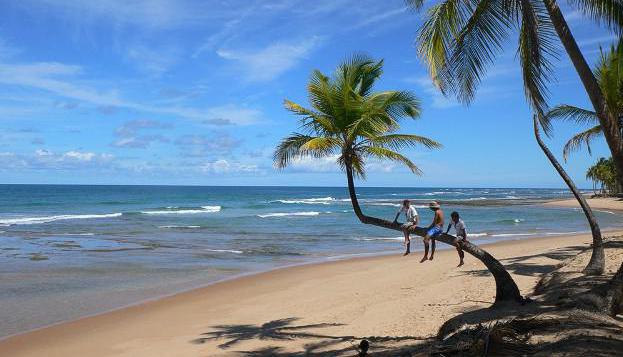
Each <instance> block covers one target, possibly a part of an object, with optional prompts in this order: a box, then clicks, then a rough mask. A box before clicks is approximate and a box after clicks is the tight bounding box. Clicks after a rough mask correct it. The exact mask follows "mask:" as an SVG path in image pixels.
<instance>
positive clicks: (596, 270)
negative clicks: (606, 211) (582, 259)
mask: <svg viewBox="0 0 623 357" xmlns="http://www.w3.org/2000/svg"><path fill="white" fill-rule="evenodd" d="M533 120H534V136H535V138H536V141H537V143H538V144H539V147H540V148H541V150H543V153H544V154H545V156H546V157H547V159H548V160H549V162H550V163H551V164H552V166H554V168H555V169H556V171H557V172H558V174H559V175H560V177H562V179H563V181H564V182H565V184H566V185H567V187H569V190H571V192H572V193H573V196H574V197H575V199H576V200H577V201H578V203H579V204H580V207H581V208H582V211H584V215H585V216H586V220H587V221H588V225H589V227H590V228H591V234H592V236H593V252H592V254H591V259H590V261H589V262H588V264H587V265H586V267H585V268H584V273H585V274H587V275H601V274H603V272H604V269H605V268H606V256H605V253H604V246H603V238H602V236H601V229H600V228H599V223H598V222H597V217H595V214H594V213H593V210H592V209H591V206H589V205H588V202H586V198H584V195H582V193H581V192H580V190H578V187H577V186H576V185H575V183H574V182H573V180H572V179H571V177H570V176H569V175H568V174H567V172H566V171H565V169H563V167H562V165H561V164H560V163H559V162H558V160H557V159H556V157H555V156H554V154H553V153H552V152H551V151H550V150H549V148H548V147H547V146H546V145H545V143H544V142H543V139H541V134H540V131H539V127H540V122H543V120H539V119H538V116H537V115H535V116H534V118H533Z"/></svg>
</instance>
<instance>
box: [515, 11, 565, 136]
mask: <svg viewBox="0 0 623 357" xmlns="http://www.w3.org/2000/svg"><path fill="white" fill-rule="evenodd" d="M520 4H521V9H520V11H521V19H522V20H521V29H520V31H519V50H518V51H519V58H520V61H521V67H522V75H523V83H524V90H525V93H526V97H527V98H528V99H529V101H530V104H531V106H532V108H533V109H534V110H535V111H537V112H538V113H543V112H544V111H545V109H546V107H547V101H546V99H547V94H548V91H547V83H548V82H549V81H550V80H551V74H552V64H551V62H550V58H555V57H556V55H555V53H556V45H555V44H556V42H555V40H556V33H555V31H554V29H553V27H552V24H551V22H550V21H549V17H548V14H547V10H546V9H545V6H544V5H543V3H542V2H532V1H530V0H520ZM541 126H542V127H543V131H544V132H545V134H546V135H548V136H550V134H551V127H550V125H549V122H548V121H542V122H541Z"/></svg>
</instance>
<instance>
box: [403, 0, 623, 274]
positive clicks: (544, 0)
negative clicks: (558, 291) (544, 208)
mask: <svg viewBox="0 0 623 357" xmlns="http://www.w3.org/2000/svg"><path fill="white" fill-rule="evenodd" d="M405 2H406V3H407V4H408V5H410V6H412V7H413V8H415V9H420V8H421V7H422V6H423V3H424V1H423V0H405ZM570 2H571V3H572V5H574V6H577V7H578V8H579V9H580V10H581V11H584V12H585V13H587V14H588V15H590V16H591V17H592V18H594V19H595V20H597V21H599V22H602V23H604V24H606V25H607V26H608V27H610V28H611V29H613V30H615V31H621V29H623V4H621V3H620V1H618V0H591V1H587V0H570ZM515 28H517V29H518V37H519V41H518V43H519V47H518V50H517V51H518V54H519V59H520V63H521V69H522V76H523V83H524V91H525V94H526V97H527V99H528V102H529V104H530V105H531V107H532V109H533V110H534V112H535V113H536V118H537V119H538V120H540V121H541V122H540V123H539V125H540V127H542V128H543V131H544V132H545V133H546V134H547V135H549V133H550V131H551V127H550V123H549V122H548V121H547V120H545V119H544V118H545V115H544V113H545V112H546V111H547V96H548V92H547V84H548V83H549V81H550V79H551V77H552V73H553V68H552V63H551V59H552V58H555V57H556V56H557V41H556V40H557V39H558V40H560V42H561V43H562V44H563V46H564V48H565V50H566V52H567V54H568V56H569V58H570V59H571V62H572V63H573V65H574V67H575V69H576V72H577V73H578V75H579V76H580V79H581V80H582V83H583V85H584V88H585V90H586V92H587V94H588V96H589V98H590V99H591V102H592V104H593V107H594V110H595V113H596V114H597V119H598V121H599V124H600V125H601V127H602V128H604V130H603V132H604V136H605V137H606V142H607V143H608V146H609V148H610V151H611V153H612V157H613V159H614V162H615V164H616V165H617V168H619V169H620V170H619V175H622V174H623V136H622V135H623V133H621V126H620V125H619V118H618V117H616V118H614V117H612V116H610V115H609V113H608V110H607V106H606V100H605V98H604V95H603V94H602V92H601V90H600V88H599V85H598V83H597V79H596V77H595V75H594V74H593V73H592V71H591V70H590V67H588V64H587V62H586V60H585V58H584V57H583V55H582V53H581V51H580V49H579V47H578V45H577V43H576V41H575V38H574V37H573V35H572V34H571V31H570V29H569V27H568V25H567V23H566V21H565V18H564V16H563V14H562V12H561V11H560V8H559V7H558V4H557V2H556V0H468V1H464V0H443V1H442V2H441V3H438V4H436V5H433V6H432V7H431V8H430V9H429V10H428V16H427V18H426V20H425V22H424V24H423V25H422V27H421V29H420V32H419V34H418V38H417V42H418V52H419V55H420V57H422V58H423V59H424V61H425V62H426V63H427V64H428V67H429V71H430V73H431V76H432V77H433V80H434V81H435V83H436V84H437V86H438V87H439V88H440V90H441V91H442V92H443V93H444V94H454V95H456V96H457V97H458V98H459V100H461V101H463V102H464V103H469V102H470V101H471V100H472V99H473V98H474V96H475V93H476V90H477V87H478V85H479V83H480V81H481V78H482V77H483V76H484V75H485V73H486V70H487V69H488V67H489V66H491V65H492V64H493V62H494V60H495V58H496V56H497V55H498V54H499V53H500V52H501V51H502V49H503V46H504V40H505V39H506V38H507V37H508V36H509V34H510V32H511V31H513V30H514V29H515ZM535 129H536V130H538V128H535ZM535 134H538V132H536V131H535ZM538 139H540V138H538ZM543 147H544V146H541V148H543ZM543 151H544V152H545V153H546V155H547V151H546V150H543ZM548 158H549V159H550V161H552V158H553V156H551V157H550V156H549V155H548ZM552 163H553V161H552ZM554 166H555V168H556V169H557V170H558V169H559V168H562V167H556V165H554ZM558 172H559V173H561V171H560V170H558ZM561 176H562V177H563V179H564V180H565V182H566V183H567V184H569V181H568V176H567V175H566V174H564V175H563V174H562V173H561ZM620 177H621V178H623V176H620ZM621 182H623V181H621ZM570 187H571V186H570ZM581 204H582V203H581ZM587 216H588V215H587ZM589 221H590V219H589ZM594 232H595V231H594ZM593 245H594V246H596V247H598V249H599V247H601V235H600V234H593ZM602 253H603V252H602ZM601 255H603V254H601ZM599 256H600V255H598V256H596V258H599ZM602 265H603V264H600V263H599V259H598V260H597V265H590V266H589V267H587V269H586V270H585V272H586V273H592V274H601V273H602V272H603V269H600V267H601V266H602Z"/></svg>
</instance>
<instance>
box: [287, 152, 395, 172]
mask: <svg viewBox="0 0 623 357" xmlns="http://www.w3.org/2000/svg"><path fill="white" fill-rule="evenodd" d="M338 157H339V155H330V156H326V157H322V158H313V157H301V158H296V159H294V160H292V162H291V164H290V166H289V167H290V169H291V170H293V171H295V172H316V173H323V172H340V166H339V165H338V163H337V159H338ZM365 169H366V172H383V173H387V172H392V171H394V169H396V164H395V163H393V162H391V161H380V160H376V159H368V160H366V164H365Z"/></svg>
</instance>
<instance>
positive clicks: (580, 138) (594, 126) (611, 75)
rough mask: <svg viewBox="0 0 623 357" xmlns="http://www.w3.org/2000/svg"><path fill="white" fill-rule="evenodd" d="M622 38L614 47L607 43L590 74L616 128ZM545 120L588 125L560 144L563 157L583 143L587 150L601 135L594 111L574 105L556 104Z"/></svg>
mask: <svg viewBox="0 0 623 357" xmlns="http://www.w3.org/2000/svg"><path fill="white" fill-rule="evenodd" d="M622 57H623V38H622V39H621V40H620V41H619V43H618V44H617V45H616V46H611V47H610V50H609V51H608V52H604V51H602V52H601V56H600V59H599V62H598V64H597V66H596V67H595V69H593V73H594V75H595V78H597V83H598V84H599V88H600V90H601V92H602V93H603V96H604V98H605V100H606V106H607V110H608V115H609V116H610V117H612V118H618V122H619V127H621V128H623V61H621V58H622ZM544 119H545V120H547V121H552V120H566V121H572V122H575V123H578V124H582V125H590V128H588V129H586V130H583V131H582V132H580V133H578V134H575V135H574V136H573V137H571V139H569V141H567V143H566V144H565V146H564V149H563V157H564V159H565V160H567V159H568V158H569V155H570V154H571V153H572V152H574V151H577V150H579V149H580V148H582V146H583V145H586V148H587V150H588V152H589V154H590V153H591V142H592V141H593V140H595V139H597V138H601V137H603V135H604V132H603V130H602V126H601V124H600V123H599V118H598V115H597V113H596V112H595V111H593V110H590V109H585V108H580V107H576V106H573V105H569V104H562V105H557V106H555V107H554V108H552V109H551V110H550V111H549V112H547V113H546V114H545V117H544Z"/></svg>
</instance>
